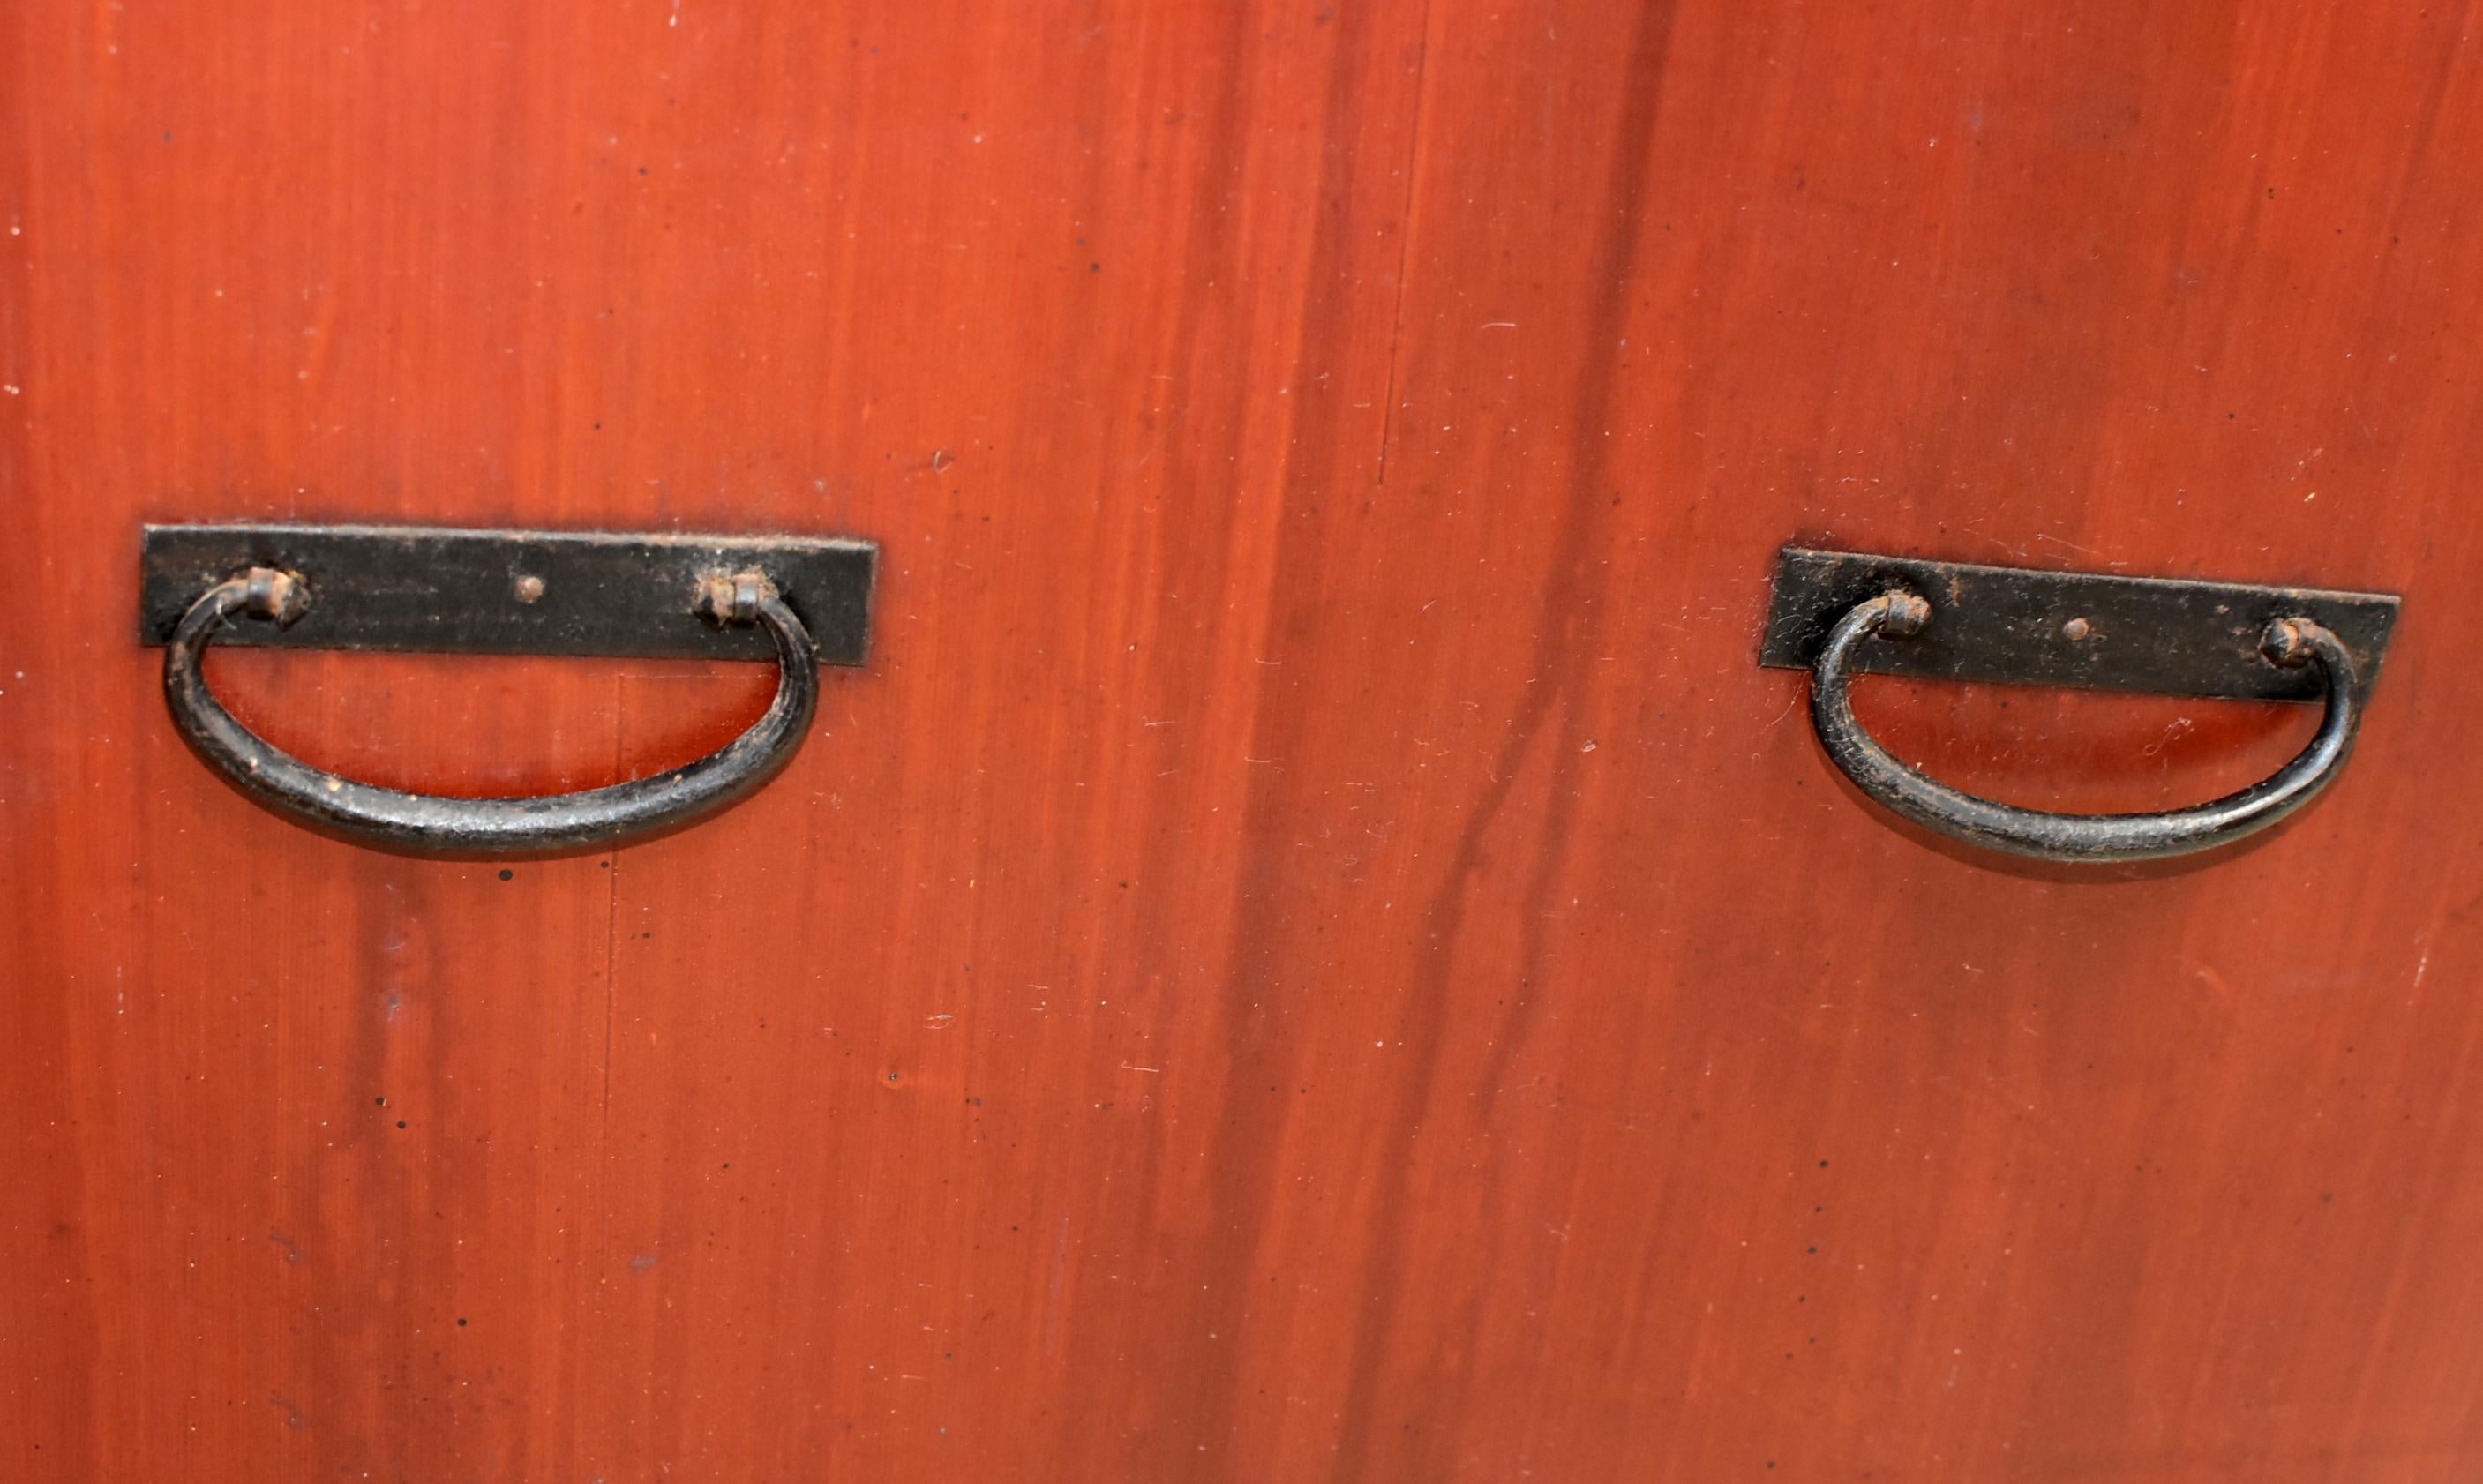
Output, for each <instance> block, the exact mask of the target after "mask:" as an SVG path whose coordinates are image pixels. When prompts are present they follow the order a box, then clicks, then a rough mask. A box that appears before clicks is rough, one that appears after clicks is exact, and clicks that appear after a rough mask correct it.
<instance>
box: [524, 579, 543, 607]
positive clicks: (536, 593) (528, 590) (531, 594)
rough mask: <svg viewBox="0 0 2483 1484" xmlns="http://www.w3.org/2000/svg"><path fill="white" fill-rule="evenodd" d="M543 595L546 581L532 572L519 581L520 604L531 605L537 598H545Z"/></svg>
mask: <svg viewBox="0 0 2483 1484" xmlns="http://www.w3.org/2000/svg"><path fill="white" fill-rule="evenodd" d="M543 595H544V581H543V579H542V578H541V577H538V576H536V575H535V574H534V573H532V572H528V573H526V574H525V575H524V576H522V577H520V578H519V579H518V601H519V602H521V603H530V602H533V601H534V600H535V599H536V598H538V597H541V596H543Z"/></svg>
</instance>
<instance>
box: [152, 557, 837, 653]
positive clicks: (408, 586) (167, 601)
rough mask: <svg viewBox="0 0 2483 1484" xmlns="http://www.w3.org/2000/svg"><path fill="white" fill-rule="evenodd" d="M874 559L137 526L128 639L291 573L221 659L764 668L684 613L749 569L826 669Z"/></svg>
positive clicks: (735, 632)
mask: <svg viewBox="0 0 2483 1484" xmlns="http://www.w3.org/2000/svg"><path fill="white" fill-rule="evenodd" d="M878 557H879V548H878V547H877V546H875V545H873V544H872V543H869V542H863V541H845V540H839V539H830V538H819V537H797V536H761V537H738V536H680V535H671V534H647V533H629V534H614V533H608V532H602V531H465V530H449V529H441V528H435V527H428V526H378V525H150V526H147V528H146V541H145V547H144V555H143V559H142V569H141V581H140V585H139V599H138V601H139V636H140V638H141V640H142V641H143V642H144V643H147V644H150V645H160V644H162V643H164V642H165V641H166V640H168V639H170V638H171V637H172V635H173V629H174V625H175V624H177V623H179V622H180V620H181V615H182V613H183V612H184V611H185V610H187V609H188V608H189V606H190V605H191V604H192V603H193V602H196V601H197V600H198V598H199V596H200V594H202V593H204V592H206V591H207V589H209V588H211V587H213V586H214V585H215V584H217V583H219V582H221V581H223V580H224V579H226V578H227V577H230V576H233V575H235V574H237V573H239V572H241V571H242V570H246V569H248V568H252V567H275V568H281V569H284V570H288V571H292V572H296V573H299V574H300V575H301V577H302V578H303V579H304V581H305V582H306V583H307V586H308V588H309V590H310V605H309V608H308V610H307V612H306V613H304V614H303V616H302V618H301V620H300V621H299V622H297V623H293V624H292V625H291V626H290V627H285V628H279V627H278V626H277V625H275V624H273V623H229V624H227V625H226V626H225V627H224V629H223V630H222V631H221V632H219V633H218V634H217V635H216V643H217V644H218V645H219V646H225V645H275V646H280V647H287V648H292V649H424V650H432V651H435V652H442V653H479V654H595V655H611V656H646V657H656V656H668V655H671V656H684V657H692V658H705V659H748V660H764V659H768V658H770V657H771V655H772V654H773V650H772V649H770V647H769V642H768V639H767V637H766V635H764V634H763V633H761V632H760V631H759V630H758V629H757V628H755V627H752V626H750V625H740V626H736V627H720V626H718V625H716V624H714V623H708V622H707V621H706V620H704V619H702V618H700V617H699V616H698V615H697V614H696V613H695V612H694V611H693V608H692V604H693V601H694V599H695V598H696V596H697V594H698V588H699V583H700V581H701V580H702V579H703V578H705V577H708V576H711V575H717V574H727V575H729V574H733V573H737V572H743V571H749V570H758V571H761V572H764V573H765V574H766V575H767V577H768V579H769V580H770V581H772V582H774V583H775V584H776V588H777V591H778V592H779V593H781V594H782V595H783V596H784V598H785V602H786V604H787V606H788V607H790V608H791V609H792V610H793V612H794V614H795V615H796V616H797V617H799V618H800V619H801V621H802V623H803V624H804V625H805V626H807V627H808V628H809V629H810V631H811V637H812V639H813V640H814V642H815V643H816V644H817V646H818V651H819V658H820V659H821V660H822V661H824V662H825V663H828V664H832V665H859V664H861V663H862V661H863V652H864V649H865V648H866V646H867V645H868V640H869V636H870V589H871V578H872V573H873V569H874V568H875V566H876V565H877V562H878Z"/></svg>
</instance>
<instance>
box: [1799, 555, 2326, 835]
mask: <svg viewBox="0 0 2483 1484" xmlns="http://www.w3.org/2000/svg"><path fill="white" fill-rule="evenodd" d="M1930 622H1931V604H1930V603H1928V602H1926V601H1924V600H1923V599H1922V598H1921V597H1919V596H1916V595H1914V594H1911V593H1905V592H1895V593H1886V594H1882V596H1878V597H1873V598H1869V599H1866V600H1864V601H1863V602H1861V603H1858V604H1856V605H1855V607H1854V608H1853V609H1852V610H1850V611H1849V612H1847V614H1846V615H1845V617H1844V618H1842V619H1840V620H1838V621H1837V623H1836V626H1835V627H1834V628H1833V629H1831V630H1830V631H1829V636H1828V642H1827V644H1826V646H1824V647H1823V648H1822V649H1820V651H1819V658H1818V660H1817V661H1816V662H1814V663H1813V664H1812V666H1811V672H1810V674H1811V686H1810V720H1811V725H1812V726H1813V727H1815V728H1817V729H1818V731H1819V739H1820V741H1821V742H1823V743H1825V744H1826V745H1827V748H1828V755H1829V758H1830V759H1831V760H1833V761H1834V762H1835V764H1836V766H1837V767H1839V768H1840V769H1843V770H1844V773H1845V776H1846V777H1847V778H1850V779H1852V780H1853V781H1854V782H1855V786H1856V787H1858V788H1860V789H1861V790H1862V791H1863V792H1864V793H1866V794H1869V795H1870V796H1871V797H1872V798H1874V799H1876V800H1878V801H1879V802H1880V803H1881V804H1882V805H1884V806H1886V807H1887V808H1889V809H1890V810H1892V811H1894V812H1896V813H1898V814H1902V815H1904V816H1905V817H1906V818H1908V819H1910V820H1912V821H1913V822H1915V823H1916V824H1919V825H1922V826H1924V827H1926V828H1928V829H1932V830H1936V831H1938V832H1939V833H1940V834H1942V835H1948V836H1949V837H1950V838H1952V839H1958V840H1963V841H1965V842H1966V843H1967V844H1969V845H1979V846H1981V847H1983V848H1984V849H1986V850H1995V851H1999V852H2002V853H2004V854H2007V855H2013V856H2026V857H2030V858H2032V859H2034V860H2038V861H2150V860H2156V859H2159V858H2161V857H2165V856H2186V855H2189V854H2190V853H2192V852H2193V851H2201V850H2210V849H2213V848H2214V847H2216V846H2218V845H2223V844H2227V843H2229V842H2230V841H2233V840H2237V839H2240V838H2242V837H2243V836H2244V835H2255V834H2256V833H2257V832H2259V831H2261V830H2264V829H2266V828H2267V827H2268V826H2270V825H2272V824H2275V823H2276V822H2277V821H2278V820H2280V819H2283V817H2284V816H2285V815H2287V814H2290V813H2292V812H2293V811H2294V810H2295V809H2298V808H2302V806H2304V805H2306V804H2308V803H2309V802H2310V801H2311V799H2312V798H2313V797H2314V796H2316V795H2317V794H2318V792H2319V790H2321V789H2322V788H2325V787H2327V786H2328V784H2329V783H2331V782H2335V780H2336V775H2337V773H2338V772H2339V771H2340V770H2342V769H2343V768H2344V766H2345V758H2346V755H2348V754H2349V753H2351V752H2352V751H2353V747H2354V731H2355V729H2356V728H2358V727H2359V726H2361V725H2362V707H2361V695H2360V691H2359V689H2358V687H2357V682H2356V679H2355V675H2354V658H2353V656H2352V655H2351V654H2349V653H2348V652H2346V649H2345V647H2344V645H2343V644H2341V643H2339V642H2338V640H2337V638H2336V635H2335V634H2332V633H2330V632H2329V631H2328V630H2327V629H2325V628H2322V627H2321V626H2320V625H2318V624H2316V623H2312V622H2310V621H2309V619H2303V618H2284V619H2278V620H2277V621H2276V622H2274V623H2270V624H2269V625H2268V626H2267V631H2266V633H2265V634H2264V635H2263V636H2262V637H2261V638H2260V641H2259V652H2260V653H2261V654H2262V655H2263V656H2264V657H2265V658H2266V659H2267V660H2268V662H2269V663H2271V664H2277V665H2285V666H2293V665H2300V664H2305V663H2311V664H2316V665H2317V666H2318V667H2319V669H2320V673H2321V674H2322V675H2323V676H2326V678H2327V682H2328V700H2327V711H2326V714H2325V715H2324V716H2323V717H2322V718H2321V720H2320V723H2319V731H2318V734H2317V735H2315V736H2313V737H2312V738H2311V739H2310V743H2309V746H2308V747H2305V748H2304V749H2303V750H2302V751H2301V752H2300V753H2299V754H2297V755H2295V756H2294V758H2293V760H2292V761H2291V762H2288V763H2286V764H2285V765H2284V766H2283V767H2282V768H2280V769H2278V770H2277V771H2276V773H2275V774H2274V775H2273V776H2271V777H2269V778H2268V779H2266V780H2265V781H2264V782H2257V783H2254V784H2252V785H2251V786H2250V787H2248V788H2245V789H2243V790H2241V791H2240V792H2239V793H2233V794H2228V795H2226V796H2225V797H2224V798H2221V799H2217V800H2215V801H2213V802H2212V803H2208V804H2201V805H2197V806H2194V807H2192V808H2181V809H2172V810H2169V811H2166V812H2163V813H2156V814H2050V813H2044V812H2042V810H2039V809H2023V808H2014V807H2012V806H2010V805H2006V804H1995V803H1993V802H1992V801H1991V800H1989V799H1978V798H1976V797H1975V796H1974V795H1972V794H1969V793H1962V792H1960V791H1959V790H1957V789H1955V788H1951V787H1949V786H1948V785H1947V784H1945V783H1939V782H1933V781H1932V780H1931V779H1928V778H1925V777H1924V776H1923V775H1921V774H1919V773H1916V772H1915V771H1914V770H1913V769H1911V768H1909V767H1908V766H1906V765H1905V764H1904V763H1903V762H1900V761H1898V760H1897V758H1896V757H1895V756H1894V755H1891V754H1890V753H1889V752H1888V750H1887V749H1886V748H1883V747H1882V746H1881V745H1880V744H1879V743H1878V742H1877V741H1875V740H1873V739H1872V736H1871V734H1870V732H1868V731H1866V730H1864V729H1863V727H1862V724H1861V722H1859V721H1858V720H1856V717H1855V715H1854V703H1853V702H1852V701H1851V700H1850V699H1849V698H1848V697H1847V695H1846V685H1847V676H1846V664H1847V661H1848V659H1849V657H1850V656H1851V655H1852V654H1853V652H1854V649H1855V647H1856V646H1857V645H1859V644H1861V643H1863V642H1864V641H1866V640H1869V639H1872V638H1874V637H1875V636H1876V637H1877V638H1878V639H1880V640H1882V641H1886V642H1897V643H1902V642H1904V641H1905V640H1906V639H1908V638H1910V637H1912V636H1913V635H1915V634H1918V633H1920V632H1922V630H1923V628H1924V626H1925V625H1926V624H1928V623H1930Z"/></svg>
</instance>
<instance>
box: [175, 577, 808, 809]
mask: <svg viewBox="0 0 2483 1484" xmlns="http://www.w3.org/2000/svg"><path fill="white" fill-rule="evenodd" d="M682 597H683V598H684V600H685V605H686V606H688V607H691V608H693V609H694V610H695V611H698V612H702V613H705V614H706V615H708V617H709V618H712V619H714V620H716V621H717V622H719V623H757V624H758V625H759V626H760V627H761V628H763V629H765V630H766V631H767V636H768V637H769V638H770V639H771V640H773V641H774V643H775V646H776V662H777V666H778V670H779V676H778V679H777V682H776V699H775V701H774V702H772V703H771V704H770V705H769V706H768V707H767V711H766V714H765V715H763V716H761V717H760V718H759V720H758V721H757V722H755V723H753V724H752V725H751V727H750V729H748V730H747V731H744V732H743V733H742V734H741V735H739V736H737V737H735V738H734V739H733V741H732V742H730V743H728V744H726V745H725V746H724V747H723V748H722V749H721V750H719V751H717V752H714V753H710V754H708V755H707V756H705V757H702V758H700V759H698V760H697V761H696V762H693V763H690V764H688V765H687V766H685V767H681V768H676V769H674V770H673V771H671V772H669V773H663V774H658V775H656V776H655V777H653V778H645V779H639V780H637V781H635V782H627V783H616V784H614V785H612V786H611V787H608V788H591V789H587V790H585V791H583V792H580V793H565V794H547V795H543V796H540V797H535V798H521V799H453V798H444V797H441V796H438V795H432V794H414V793H400V792H398V791H397V790H395V789H392V788H380V787H375V786H373V785H371V784H369V783H358V782H354V781H352V780H351V779H343V778H338V777H336V776H334V774H330V773H325V772H322V771H320V770H319V769H317V768H314V767H311V766H310V765H309V764H307V763H306V762H303V761H302V760H301V759H299V758H296V757H293V756H290V755H287V754H285V753H284V752H282V751H280V750H279V749H278V748H276V747H273V746H271V745H270V744H269V743H268V742H267V741H266V740H265V739H263V738H261V737H260V736H258V735H257V734H256V733H255V732H253V731H252V730H251V729H249V728H247V727H244V726H243V725H242V724H241V723H240V722H238V721H235V720H234V719H233V717H232V714H231V713H230V712H228V711H227V710H226V709H225V708H224V707H223V706H222V705H221V704H219V703H218V702H217V701H216V698H215V696H214V694H213V693H212V692H210V691H209V690H208V689H207V682H206V677H205V676H203V675H202V674H200V668H199V667H200V658H201V657H202V656H203V655H204V654H205V652H206V648H207V645H208V643H209V641H211V640H213V639H214V638H215V636H216V631H217V630H218V629H220V628H222V627H223V626H224V623H225V621H226V620H227V619H229V618H231V617H232V616H233V615H234V614H236V613H238V614H243V615H245V616H247V617H248V618H250V619H253V620H255V621H258V622H262V623H276V624H279V625H283V624H289V623H292V622H293V621H294V620H295V619H298V618H300V617H301V616H302V614H303V612H304V611H305V610H306V609H307V606H308V604H309V602H310V591H309V588H308V587H307V584H305V583H304V581H303V580H302V578H301V576H300V575H299V574H298V573H294V572H289V571H283V570H276V569H272V568H263V567H262V568H253V569H252V570H250V571H248V572H246V573H244V574H243V575H241V576H239V577H235V578H232V579H230V580H228V581H225V582H220V583H217V584H216V585H215V586H213V587H211V588H209V589H207V591H206V592H205V593H203V594H201V595H200V596H199V599H198V600H197V601H196V602H194V603H192V604H191V605H190V607H189V610H188V612H186V613H184V614H183V615H182V617H181V622H180V625H179V626H178V627H177V628H176V629H174V633H173V637H172V640H171V642H170V644H169V645H168V646H167V647H166V649H165V653H164V700H165V703H166V704H167V705H168V706H169V707H171V709H172V712H173V722H174V726H176V727H178V728H179V729H180V732H181V736H182V739H183V740H184V741H186V742H188V743H189V744H190V747H191V748H192V750H193V751H195V752H196V753H197V754H198V755H199V756H200V758H202V759H204V760H205V762H206V763H207V765H208V766H209V767H212V768H214V769H215V770H216V771H217V772H219V773H221V774H223V775H224V776H225V778H227V780H229V781H230V782H232V784H233V785H234V786H235V787H237V788H239V789H240V790H241V791H242V792H243V793H244V794H246V795H248V796H249V797H250V798H252V799H254V800H255V801H256V802H258V803H260V804H263V805H265V806H267V807H268V808H272V809H275V810H277V811H278V812H280V813H283V814H289V815H291V816H293V817H294V818H296V819H299V820H301V821H303V822H304V823H307V824H309V825H311V826H313V827H315V828H317V829H320V830H324V831H326V832H328V833H330V834H333V835H341V836H343V837H345V838H347V839H351V840H354V841H357V842H359V843H361V844H366V845H375V846H378V847H381V848H383V849H387V850H394V851H402V852H406V853H410V854H414V855H435V856H469V855H553V854H558V853H561V852H564V851H570V850H583V849H590V848H595V847H600V846H604V845H609V844H612V843H614V842H616V841H619V840H624V839H628V838H631V837H634V836H638V835H649V834H653V833H654V832H657V831H661V830H668V829H674V828H677V827H679V826H681V825H684V824H687V823H689V822H691V821H693V820H696V819H700V818H703V817H705V816H707V815H708V814H712V813H714V812H715V811H717V810H718V809H721V808H725V807H726V806H728V805H730V804H733V803H734V802H735V801H736V800H738V799H741V798H743V797H744V796H746V795H747V794H749V793H750V792H751V791H752V790H754V789H756V788H757V787H759V785H761V783H764V782H767V780H768V779H770V778H772V777H774V776H775V774H776V772H777V770H778V769H780V768H782V767H784V766H785V764H786V762H787V761H788V760H789V759H790V758H791V757H792V755H793V753H794V751H795V750H796V749H798V748H799V747H800V746H801V745H802V739H803V738H804V737H805V736H807V735H808V734H809V732H810V728H811V716H812V713H813V712H814V710H815V709H816V708H817V705H818V697H819V669H818V665H819V661H818V655H817V652H816V650H814V649H813V647H812V643H811V635H810V631H809V630H808V629H806V628H804V627H803V625H802V621H801V620H800V619H798V618H796V617H794V615H793V611H792V610H791V609H790V608H788V607H787V606H786V605H785V602H784V599H783V598H782V597H781V596H778V594H777V591H776V588H775V586H774V584H772V583H770V582H769V581H768V580H767V579H766V578H765V577H763V576H761V575H760V574H759V573H756V572H743V573H738V574H735V575H731V576H726V575H717V576H714V577H711V578H709V579H708V580H707V581H706V582H704V583H703V584H702V585H701V590H700V591H699V592H697V593H695V594H688V593H685V594H683V595H682Z"/></svg>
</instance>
